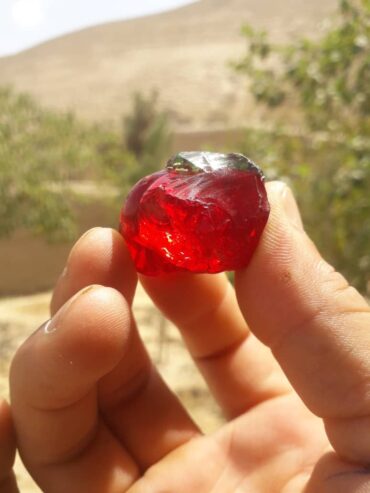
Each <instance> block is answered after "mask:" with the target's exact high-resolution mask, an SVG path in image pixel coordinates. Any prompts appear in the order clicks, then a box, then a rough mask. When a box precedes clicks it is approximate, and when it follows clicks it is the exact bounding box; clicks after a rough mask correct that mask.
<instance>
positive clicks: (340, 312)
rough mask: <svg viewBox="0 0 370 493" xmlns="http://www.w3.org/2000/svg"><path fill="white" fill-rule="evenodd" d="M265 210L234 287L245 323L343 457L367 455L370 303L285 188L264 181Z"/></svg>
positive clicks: (369, 435) (366, 457)
mask: <svg viewBox="0 0 370 493" xmlns="http://www.w3.org/2000/svg"><path fill="white" fill-rule="evenodd" d="M268 192H269V199H270V203H271V215H270V219H269V222H268V225H267V227H266V229H265V232H264V234H263V237H262V239H261V243H260V245H259V247H258V249H257V251H256V254H255V256H254V257H253V259H252V261H251V263H250V265H249V266H248V268H246V269H244V270H242V271H240V272H237V273H236V278H235V285H236V292H237V296H238V301H239V305H240V308H241V310H242V312H243V315H244V317H245V319H246V320H247V322H248V324H249V326H250V328H251V330H252V331H253V332H254V333H255V334H256V336H257V337H258V338H259V339H260V340H261V341H262V342H264V343H265V344H267V345H268V346H269V347H270V348H271V350H272V352H273V354H274V356H275V357H276V359H277V360H278V362H279V364H280V366H281V367H282V369H283V370H284V372H285V373H286V375H287V377H288V378H289V380H290V382H291V383H292V385H293V387H294V388H295V390H296V391H297V393H298V394H299V395H300V396H301V398H302V399H303V401H304V402H305V404H306V405H307V406H308V407H309V409H310V410H311V411H312V412H314V413H315V414H316V415H318V416H320V417H322V418H324V421H325V425H326V430H327V434H328V436H329V439H330V441H331V443H332V445H333V446H334V448H335V449H336V450H337V452H338V453H340V454H341V455H342V456H344V457H345V458H347V459H350V460H354V461H359V462H364V463H369V462H370V426H369V425H370V330H369V329H370V308H369V306H368V304H367V303H366V302H365V300H364V299H363V298H362V296H361V295H360V294H359V293H358V292H357V291H356V290H355V289H354V288H352V287H350V286H349V285H348V283H347V282H346V281H345V279H344V278H343V276H341V275H340V274H339V273H337V272H335V270H334V269H333V268H332V267H331V266H330V265H329V264H327V263H326V262H325V261H324V260H323V259H322V257H321V256H320V254H319V253H318V251H317V249H316V247H315V246H314V244H313V243H312V241H311V240H310V239H309V237H308V236H307V235H306V233H305V232H304V230H303V227H302V222H301V219H300V216H299V212H298V208H297V205H296V203H295V200H294V198H293V195H292V193H291V191H290V190H289V189H288V188H287V187H286V186H285V185H284V184H281V183H278V182H276V183H271V184H269V186H268Z"/></svg>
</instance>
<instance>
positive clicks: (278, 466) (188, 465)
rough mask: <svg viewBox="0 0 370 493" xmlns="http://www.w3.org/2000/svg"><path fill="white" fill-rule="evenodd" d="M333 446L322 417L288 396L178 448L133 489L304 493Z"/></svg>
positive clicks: (134, 492) (186, 492)
mask: <svg viewBox="0 0 370 493" xmlns="http://www.w3.org/2000/svg"><path fill="white" fill-rule="evenodd" d="M286 416H289V422H288V421H287V420H286ZM328 447H329V444H328V441H327V438H326V436H325V434H324V431H323V427H322V424H321V422H320V420H318V418H316V417H315V416H313V415H312V414H311V413H309V412H308V411H307V409H306V408H305V407H304V406H303V405H302V404H301V402H300V401H299V400H298V399H297V398H296V397H295V396H294V395H286V396H282V397H280V398H276V399H274V400H271V401H269V402H265V403H263V404H261V405H259V406H258V407H256V408H255V409H254V410H251V411H250V412H247V413H245V414H244V415H242V416H240V417H239V418H237V419H235V420H233V421H231V422H230V423H228V424H226V425H225V426H224V427H222V429H220V430H219V431H218V432H217V433H215V434H214V435H211V436H207V437H200V438H196V439H194V440H191V441H189V442H188V443H186V444H185V445H183V446H182V447H180V448H178V449H176V450H175V451H173V452H172V453H171V454H169V455H168V456H167V457H165V458H164V459H163V460H162V461H160V462H158V463H157V464H155V465H154V466H153V467H152V468H151V469H150V471H149V473H148V474H147V475H146V476H144V478H143V479H140V480H139V481H138V482H137V483H135V484H134V485H133V486H132V488H131V489H130V490H129V493H141V492H142V491H143V492H144V491H171V492H172V491H176V492H177V493H193V492H194V491H199V492H212V493H229V492H230V493H250V492H254V491H256V492H258V493H273V492H279V493H301V492H303V491H304V488H305V485H306V483H307V480H308V478H309V476H310V472H311V471H312V470H313V467H314V465H315V463H316V462H317V461H318V459H319V458H320V456H321V455H323V453H324V450H325V449H327V448H328ZM200 465H201V466H200Z"/></svg>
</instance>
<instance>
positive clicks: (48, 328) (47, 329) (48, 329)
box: [39, 285, 96, 334]
mask: <svg viewBox="0 0 370 493" xmlns="http://www.w3.org/2000/svg"><path fill="white" fill-rule="evenodd" d="M95 287H96V286H95V285H91V286H87V287H86V288H83V289H81V291H79V292H78V293H76V294H75V295H74V296H72V298H70V299H69V300H68V301H67V302H66V303H65V304H64V305H63V306H62V308H60V309H59V310H58V311H57V313H56V314H55V315H54V317H52V318H51V319H50V320H48V321H47V322H45V323H44V324H43V325H42V326H41V327H40V329H39V330H41V331H42V332H43V333H44V334H52V333H53V332H55V331H56V330H57V328H58V322H59V321H60V318H61V317H62V316H63V315H64V314H65V313H66V312H67V311H68V310H69V309H70V308H71V306H72V305H73V304H74V303H75V302H76V301H77V300H78V299H80V298H81V296H84V295H85V294H86V293H88V292H89V291H91V290H93V289H94V288H95Z"/></svg>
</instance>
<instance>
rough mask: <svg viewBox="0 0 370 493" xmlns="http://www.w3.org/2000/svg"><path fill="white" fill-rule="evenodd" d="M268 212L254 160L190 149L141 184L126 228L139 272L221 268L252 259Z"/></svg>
mask: <svg viewBox="0 0 370 493" xmlns="http://www.w3.org/2000/svg"><path fill="white" fill-rule="evenodd" d="M269 212H270V206H269V203H268V200H267V194H266V190H265V185H264V179H263V174H262V171H261V170H260V168H259V167H258V166H256V165H255V164H254V163H253V162H252V161H250V160H249V159H248V158H246V157H245V156H243V155H242V154H218V153H210V152H183V153H180V154H177V155H176V156H174V157H173V158H171V159H170V160H169V161H168V163H167V166H166V168H165V169H164V170H163V171H159V172H157V173H154V174H152V175H149V176H147V177H145V178H143V179H142V180H140V181H139V182H138V183H137V184H136V185H135V186H134V188H133V189H132V190H131V192H130V194H129V195H128V197H127V200H126V202H125V204H124V206H123V209H122V212H121V221H120V232H121V233H122V235H123V237H124V238H125V240H126V243H127V245H128V248H129V251H130V253H131V256H132V258H133V260H134V262H135V265H136V269H137V270H138V272H141V273H143V274H146V275H151V276H156V275H160V274H162V273H171V272H193V273H202V272H208V273H216V272H222V271H225V270H236V269H240V268H242V267H245V266H246V265H247V264H248V263H249V261H250V259H251V257H252V255H253V252H254V250H255V249H256V247H257V244H258V241H259V239H260V236H261V234H262V231H263V229H264V227H265V225H266V222H267V219H268V216H269Z"/></svg>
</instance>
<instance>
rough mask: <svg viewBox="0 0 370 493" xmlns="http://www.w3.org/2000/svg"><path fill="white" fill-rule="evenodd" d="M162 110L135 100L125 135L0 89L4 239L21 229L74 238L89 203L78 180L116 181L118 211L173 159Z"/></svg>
mask: <svg viewBox="0 0 370 493" xmlns="http://www.w3.org/2000/svg"><path fill="white" fill-rule="evenodd" d="M155 104H156V103H155V98H154V97H152V98H151V99H148V100H146V99H144V98H142V97H141V96H140V95H136V96H135V104H134V108H133V112H132V115H129V116H128V117H127V119H126V120H125V123H124V126H123V129H122V135H121V134H120V132H119V131H118V130H116V129H114V128H110V127H108V126H107V125H103V124H99V125H89V124H87V123H82V122H81V121H78V120H77V119H76V118H75V117H74V116H73V115H72V114H69V113H58V112H55V111H51V110H46V109H43V108H41V107H40V106H39V105H38V104H37V103H36V102H35V101H34V100H33V99H32V98H31V97H30V96H28V95H25V94H18V93H16V92H14V91H13V90H12V89H10V88H2V87H0V197H1V201H0V237H2V236H6V235H9V234H11V233H12V232H13V231H15V230H16V229H19V228H25V229H28V230H30V231H32V232H33V233H34V234H41V235H44V236H46V237H47V238H48V239H51V240H55V241H59V240H64V239H68V238H70V237H71V236H72V235H74V233H75V220H74V217H73V210H74V204H75V202H76V201H81V200H82V198H81V197H78V196H77V195H76V193H73V187H71V186H70V184H71V181H76V180H78V181H80V180H85V179H89V180H102V179H104V180H106V181H108V182H110V183H112V184H113V185H114V186H116V187H117V198H116V200H115V201H114V207H115V208H117V207H118V204H119V202H118V200H119V201H121V200H122V197H123V195H124V194H125V193H126V192H127V191H128V189H129V188H130V186H132V184H133V183H134V182H135V181H136V180H137V179H138V178H140V177H141V176H143V175H145V174H147V173H148V172H151V171H152V170H153V167H154V166H155V165H158V164H159V163H160V160H161V159H163V158H164V153H167V148H166V146H167V142H168V132H167V128H166V120H165V117H164V116H163V115H162V114H161V113H160V112H158V111H157V109H156V106H155ZM143 117H144V118H143ZM134 136H136V138H137V142H138V144H139V145H138V146H135V145H134ZM139 163H140V164H139ZM84 200H86V197H85V199H84Z"/></svg>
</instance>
